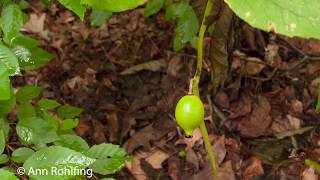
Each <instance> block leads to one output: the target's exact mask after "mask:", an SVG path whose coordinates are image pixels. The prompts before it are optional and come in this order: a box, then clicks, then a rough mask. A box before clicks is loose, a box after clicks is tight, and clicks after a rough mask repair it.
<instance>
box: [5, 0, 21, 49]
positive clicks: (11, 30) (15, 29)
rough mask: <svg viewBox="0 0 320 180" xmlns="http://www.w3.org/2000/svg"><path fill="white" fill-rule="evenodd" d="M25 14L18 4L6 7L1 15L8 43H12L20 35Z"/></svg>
mask: <svg viewBox="0 0 320 180" xmlns="http://www.w3.org/2000/svg"><path fill="white" fill-rule="evenodd" d="M23 20H24V17H23V13H22V11H21V9H20V7H19V6H18V5H16V4H10V5H8V6H5V7H4V9H3V10H2V13H1V18H0V26H1V28H2V31H3V33H4V39H5V41H6V43H10V42H11V41H12V40H13V39H14V38H15V37H16V36H17V35H18V34H19V33H20V28H21V27H22V25H23Z"/></svg>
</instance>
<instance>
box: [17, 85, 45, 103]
mask: <svg viewBox="0 0 320 180" xmlns="http://www.w3.org/2000/svg"><path fill="white" fill-rule="evenodd" d="M40 93H41V88H40V87H37V86H24V87H22V88H20V89H19V90H18V92H17V93H16V99H17V101H20V102H24V101H29V100H32V99H35V98H37V97H38V96H39V95H40Z"/></svg>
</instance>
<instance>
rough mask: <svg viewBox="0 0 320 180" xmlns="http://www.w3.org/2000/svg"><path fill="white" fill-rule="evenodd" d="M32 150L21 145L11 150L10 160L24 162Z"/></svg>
mask: <svg viewBox="0 0 320 180" xmlns="http://www.w3.org/2000/svg"><path fill="white" fill-rule="evenodd" d="M33 153H34V151H33V150H32V149H30V148H26V147H22V148H18V149H16V150H14V151H13V153H12V155H11V160H12V161H14V162H16V163H24V162H25V161H26V160H27V159H28V158H29V157H30V156H31V155H32V154H33Z"/></svg>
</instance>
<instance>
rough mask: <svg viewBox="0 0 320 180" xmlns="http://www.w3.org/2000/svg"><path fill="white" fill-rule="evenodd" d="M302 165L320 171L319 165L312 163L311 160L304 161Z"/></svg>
mask: <svg viewBox="0 0 320 180" xmlns="http://www.w3.org/2000/svg"><path fill="white" fill-rule="evenodd" d="M304 163H305V164H306V165H308V166H311V167H313V168H315V169H316V170H318V171H320V164H319V163H317V162H315V161H312V160H309V159H306V160H304Z"/></svg>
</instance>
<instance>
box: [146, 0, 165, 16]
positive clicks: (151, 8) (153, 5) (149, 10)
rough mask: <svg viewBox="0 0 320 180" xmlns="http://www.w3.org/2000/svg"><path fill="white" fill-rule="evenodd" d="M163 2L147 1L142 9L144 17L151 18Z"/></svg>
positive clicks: (158, 0)
mask: <svg viewBox="0 0 320 180" xmlns="http://www.w3.org/2000/svg"><path fill="white" fill-rule="evenodd" d="M164 2H165V0H149V1H148V4H147V7H146V8H145V9H144V15H145V16H151V15H153V14H156V13H157V12H159V11H160V10H161V8H162V7H163V5H164Z"/></svg>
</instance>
